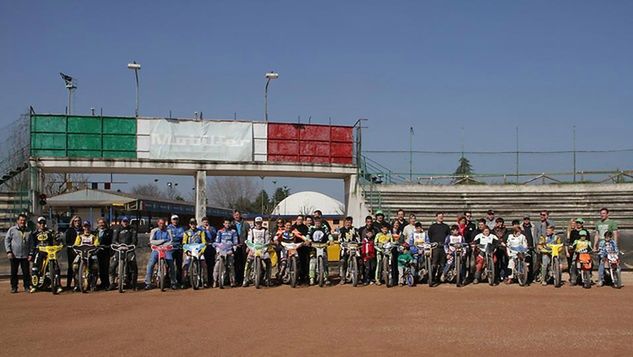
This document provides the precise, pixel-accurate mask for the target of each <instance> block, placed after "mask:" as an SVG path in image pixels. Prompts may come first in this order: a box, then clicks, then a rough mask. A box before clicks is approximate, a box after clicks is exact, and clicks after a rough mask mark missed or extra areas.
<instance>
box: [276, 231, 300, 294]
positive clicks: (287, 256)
mask: <svg viewBox="0 0 633 357" xmlns="http://www.w3.org/2000/svg"><path fill="white" fill-rule="evenodd" d="M281 246H282V247H283V251H282V258H281V270H280V278H281V279H282V281H283V282H284V283H285V284H288V283H289V284H290V286H292V287H293V288H295V287H297V278H298V277H299V254H298V253H297V249H299V248H300V247H301V246H303V243H286V242H281Z"/></svg>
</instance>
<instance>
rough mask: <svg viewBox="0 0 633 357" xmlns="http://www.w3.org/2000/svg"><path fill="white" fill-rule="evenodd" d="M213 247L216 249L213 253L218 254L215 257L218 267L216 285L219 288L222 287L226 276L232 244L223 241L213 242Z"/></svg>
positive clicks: (232, 249) (232, 248)
mask: <svg viewBox="0 0 633 357" xmlns="http://www.w3.org/2000/svg"><path fill="white" fill-rule="evenodd" d="M213 247H214V248H215V250H216V253H215V254H216V255H217V256H218V258H217V259H216V260H217V261H216V265H217V267H218V280H217V281H218V286H219V287H220V289H224V285H225V282H226V280H227V277H228V273H227V271H228V270H229V266H228V264H229V256H231V255H233V251H234V247H233V245H230V244H225V243H213ZM230 279H234V277H230ZM231 283H233V281H231Z"/></svg>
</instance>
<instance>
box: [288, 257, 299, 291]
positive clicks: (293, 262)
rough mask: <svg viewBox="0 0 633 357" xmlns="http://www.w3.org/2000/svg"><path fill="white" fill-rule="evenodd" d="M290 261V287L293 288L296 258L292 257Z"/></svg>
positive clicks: (296, 265) (295, 279) (295, 283)
mask: <svg viewBox="0 0 633 357" xmlns="http://www.w3.org/2000/svg"><path fill="white" fill-rule="evenodd" d="M290 261H291V263H290V286H291V287H293V288H295V287H297V269H298V264H297V257H296V256H294V255H293V256H292V258H291V260H290Z"/></svg>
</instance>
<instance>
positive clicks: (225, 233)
mask: <svg viewBox="0 0 633 357" xmlns="http://www.w3.org/2000/svg"><path fill="white" fill-rule="evenodd" d="M215 243H222V244H228V245H231V246H235V245H237V244H238V243H239V239H238V237H237V232H236V231H235V229H231V228H229V229H224V228H222V229H220V230H219V231H218V235H217V236H215Z"/></svg>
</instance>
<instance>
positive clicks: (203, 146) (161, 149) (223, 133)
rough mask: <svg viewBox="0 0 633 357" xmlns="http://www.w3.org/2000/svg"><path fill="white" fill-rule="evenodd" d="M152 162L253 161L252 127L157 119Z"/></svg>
mask: <svg viewBox="0 0 633 357" xmlns="http://www.w3.org/2000/svg"><path fill="white" fill-rule="evenodd" d="M149 139H150V140H149V158H150V159H185V160H211V161H253V124H252V123H245V122H225V121H200V122H196V121H170V120H166V119H158V120H154V121H153V123H152V128H151V130H150V136H149Z"/></svg>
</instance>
